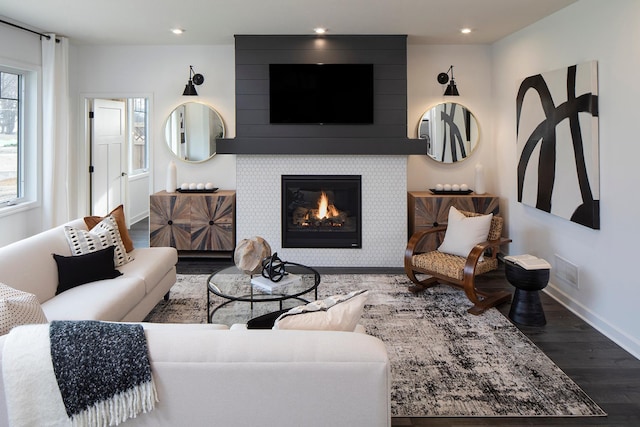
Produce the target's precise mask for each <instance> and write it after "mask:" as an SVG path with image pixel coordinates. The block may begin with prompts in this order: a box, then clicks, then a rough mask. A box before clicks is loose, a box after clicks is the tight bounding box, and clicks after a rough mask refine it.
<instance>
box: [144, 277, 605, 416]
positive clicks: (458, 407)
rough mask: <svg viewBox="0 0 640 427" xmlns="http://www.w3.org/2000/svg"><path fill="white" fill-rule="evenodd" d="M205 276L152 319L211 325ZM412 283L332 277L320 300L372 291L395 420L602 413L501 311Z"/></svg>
mask: <svg viewBox="0 0 640 427" xmlns="http://www.w3.org/2000/svg"><path fill="white" fill-rule="evenodd" d="M206 279H207V276H206V275H178V282H177V283H176V285H175V286H174V287H173V288H172V289H171V297H170V299H169V301H166V302H165V301H162V302H161V303H159V304H158V306H156V307H155V308H154V310H153V311H152V312H151V313H150V314H149V316H148V317H147V319H146V321H149V322H161V323H169V322H176V323H205V322H206V285H205V284H206ZM408 284H409V281H408V279H407V277H406V276H404V275H397V274H390V275H381V274H375V275H374V274H371V275H369V274H340V275H329V274H327V275H323V276H322V283H321V284H320V287H319V295H318V297H319V298H322V297H325V296H329V295H333V294H341V293H347V292H350V291H352V290H357V289H369V290H370V296H369V299H368V301H367V305H366V307H365V311H364V313H363V317H362V321H361V323H362V324H363V325H364V326H365V328H366V330H367V333H369V334H370V335H373V336H376V337H378V338H380V339H381V340H382V341H383V342H384V343H385V344H386V346H387V351H388V353H389V358H390V360H391V372H392V389H391V405H392V408H391V409H392V414H393V416H396V417H476V416H477V417H502V416H507V417H519V416H523V417H532V416H543V417H555V416H564V417H567V416H604V415H606V414H605V412H604V411H603V410H602V409H601V408H600V407H599V406H598V405H597V404H596V403H595V402H594V401H593V400H591V399H590V398H589V396H587V395H586V394H585V393H584V391H582V389H580V387H578V385H577V384H575V383H574V382H573V381H572V380H571V379H570V378H569V377H568V376H567V375H566V374H565V373H564V372H562V370H560V368H558V367H557V366H556V365H555V364H554V363H553V362H552V361H551V360H550V359H549V358H548V357H547V356H546V355H545V354H544V353H543V352H542V351H541V350H540V349H538V348H537V347H536V346H535V345H534V344H533V343H532V342H531V341H530V340H529V339H528V338H527V337H526V336H525V335H524V334H523V333H521V332H520V331H519V330H518V328H516V327H515V326H514V325H513V324H512V323H511V322H510V321H509V320H508V319H507V318H505V317H504V316H503V315H502V314H501V313H500V312H499V311H498V310H496V309H491V310H488V311H487V312H486V313H484V314H483V315H481V316H474V315H471V314H469V313H467V311H466V310H467V308H468V307H469V302H468V300H467V299H466V297H465V295H464V293H463V292H462V291H461V290H458V289H455V288H452V287H449V286H436V287H434V288H430V289H428V290H427V291H425V292H423V293H421V294H420V295H413V294H411V293H409V292H408V291H407V286H408ZM212 302H213V300H212ZM220 302H221V301H220V300H215V303H216V304H219V303H220ZM276 309H277V307H276V306H271V307H270V306H269V305H268V303H262V304H255V309H254V312H253V313H251V314H249V313H248V310H249V304H248V303H233V304H230V305H229V306H228V308H227V307H225V308H224V309H222V310H220V311H218V312H217V313H216V317H214V322H216V323H226V324H229V325H230V324H232V323H239V322H244V321H246V319H247V318H248V317H251V316H257V315H259V314H263V313H264V312H269V311H274V310H276ZM256 310H257V311H256ZM243 319H244V320H243Z"/></svg>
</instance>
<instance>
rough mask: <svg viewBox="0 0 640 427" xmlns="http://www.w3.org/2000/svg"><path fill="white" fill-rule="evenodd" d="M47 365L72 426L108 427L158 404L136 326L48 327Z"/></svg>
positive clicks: (69, 324)
mask: <svg viewBox="0 0 640 427" xmlns="http://www.w3.org/2000/svg"><path fill="white" fill-rule="evenodd" d="M49 337H50V340H51V360H52V362H53V370H54V373H55V376H56V380H57V382H58V386H59V388H60V393H61V395H62V400H63V402H64V405H65V408H66V411H67V415H68V416H69V418H70V419H71V421H72V424H73V425H78V426H89V425H90V426H108V425H118V424H119V423H121V422H123V421H125V420H127V419H129V418H134V417H136V415H137V414H139V413H141V412H148V411H150V410H152V409H153V408H154V406H155V402H156V401H157V394H156V389H155V386H154V384H153V379H152V377H151V365H150V363H149V355H148V350H147V341H146V338H145V335H144V330H143V328H142V326H141V325H132V324H124V323H108V322H98V321H53V322H51V324H50V327H49Z"/></svg>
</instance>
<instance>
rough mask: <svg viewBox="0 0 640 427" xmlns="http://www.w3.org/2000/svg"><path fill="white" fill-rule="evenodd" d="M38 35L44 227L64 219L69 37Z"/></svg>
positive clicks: (66, 209)
mask: <svg viewBox="0 0 640 427" xmlns="http://www.w3.org/2000/svg"><path fill="white" fill-rule="evenodd" d="M48 35H49V36H50V37H51V38H50V39H47V38H46V37H42V172H43V175H42V183H43V185H42V218H43V227H44V229H45V230H46V229H48V228H51V227H53V226H56V225H60V224H62V223H64V222H66V221H68V220H69V219H70V218H69V213H70V198H69V180H70V173H69V171H70V169H71V168H70V161H69V159H70V156H69V155H70V150H69V41H68V40H67V39H66V38H64V37H57V39H58V40H60V42H59V43H56V35H55V34H48Z"/></svg>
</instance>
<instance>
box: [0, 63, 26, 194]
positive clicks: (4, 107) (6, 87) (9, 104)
mask: <svg viewBox="0 0 640 427" xmlns="http://www.w3.org/2000/svg"><path fill="white" fill-rule="evenodd" d="M23 93H24V90H23V78H22V75H21V74H17V73H15V72H8V71H4V70H2V69H0V206H3V205H8V204H13V203H16V202H17V201H18V200H19V199H21V198H22V197H23V196H24V185H23V184H24V182H23V179H22V176H23V170H22V165H23V162H22V152H23V147H24V146H23V138H22V124H23V109H22V98H23Z"/></svg>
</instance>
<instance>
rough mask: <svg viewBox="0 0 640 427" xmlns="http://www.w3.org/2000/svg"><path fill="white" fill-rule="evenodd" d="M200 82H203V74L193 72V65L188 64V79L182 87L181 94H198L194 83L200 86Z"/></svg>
mask: <svg viewBox="0 0 640 427" xmlns="http://www.w3.org/2000/svg"><path fill="white" fill-rule="evenodd" d="M202 83H204V76H203V75H202V74H195V73H194V72H193V65H189V81H188V82H187V85H186V86H185V87H184V92H182V95H184V96H198V92H197V91H196V87H195V86H194V85H198V86H200V85H201V84H202Z"/></svg>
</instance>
